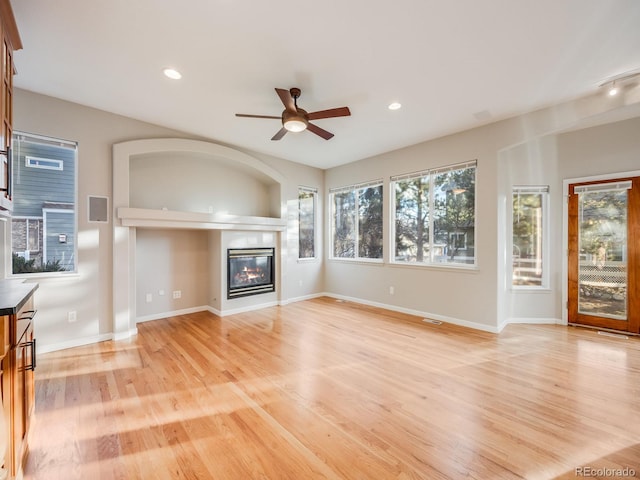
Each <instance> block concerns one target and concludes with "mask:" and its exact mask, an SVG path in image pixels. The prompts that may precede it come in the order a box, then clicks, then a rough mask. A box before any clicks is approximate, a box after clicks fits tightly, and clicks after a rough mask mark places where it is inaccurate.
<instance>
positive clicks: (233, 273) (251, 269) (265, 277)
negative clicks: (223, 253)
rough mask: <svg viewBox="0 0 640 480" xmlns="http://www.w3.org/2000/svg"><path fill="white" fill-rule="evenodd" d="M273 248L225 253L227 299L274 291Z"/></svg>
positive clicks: (243, 249) (231, 250) (237, 249)
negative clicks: (226, 261)
mask: <svg viewBox="0 0 640 480" xmlns="http://www.w3.org/2000/svg"><path fill="white" fill-rule="evenodd" d="M273 256H274V249H273V248H234V249H229V250H228V251H227V258H228V268H227V272H228V278H227V298H238V297H244V296H248V295H258V294H261V293H269V292H273V291H275V285H274V281H273V279H274V264H273Z"/></svg>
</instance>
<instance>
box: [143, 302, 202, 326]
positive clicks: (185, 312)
mask: <svg viewBox="0 0 640 480" xmlns="http://www.w3.org/2000/svg"><path fill="white" fill-rule="evenodd" d="M210 309H211V307H210V306H208V305H203V306H200V307H191V308H183V309H182V310H172V311H170V312H162V313H155V314H153V315H143V316H142V317H136V323H142V322H151V321H153V320H160V319H162V318H167V317H176V316H178V315H188V314H190V313H197V312H205V311H210Z"/></svg>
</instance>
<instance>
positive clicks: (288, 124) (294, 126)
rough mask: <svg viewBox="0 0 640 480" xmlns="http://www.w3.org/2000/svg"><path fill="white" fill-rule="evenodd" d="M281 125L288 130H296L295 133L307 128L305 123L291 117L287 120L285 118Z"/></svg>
mask: <svg viewBox="0 0 640 480" xmlns="http://www.w3.org/2000/svg"><path fill="white" fill-rule="evenodd" d="M283 126H284V128H286V129H287V130H289V131H290V132H296V133H297V132H302V131H303V130H306V129H307V124H306V123H305V122H303V121H302V120H300V119H297V118H291V119H289V120H285V121H284V124H283Z"/></svg>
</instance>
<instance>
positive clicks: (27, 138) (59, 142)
mask: <svg viewBox="0 0 640 480" xmlns="http://www.w3.org/2000/svg"><path fill="white" fill-rule="evenodd" d="M13 136H14V137H15V138H18V139H19V140H21V141H23V142H35V143H45V144H47V143H48V144H50V145H55V146H58V147H61V148H68V149H70V150H74V152H75V165H74V167H75V168H74V178H73V183H74V187H73V188H74V198H75V199H76V203H75V204H70V205H73V210H66V209H60V210H62V211H64V212H68V213H73V214H74V219H75V222H74V238H73V241H74V250H73V255H74V264H73V267H74V269H73V270H66V271H63V272H41V273H13V272H12V268H11V264H12V263H11V261H10V260H9V261H7V262H5V276H6V277H7V278H48V277H65V278H68V277H71V276H78V237H79V227H78V215H76V213H77V208H78V205H77V203H78V202H77V199H78V143H77V142H72V141H69V140H63V139H56V138H51V137H46V136H42V135H36V134H31V133H24V132H18V131H15V130H14V131H13ZM46 210H47V211H57V210H58V209H46ZM45 231H46V228H45V225H44V210H43V224H42V234H43V240H42V242H43V245H42V250H43V252H42V255H43V259H44V258H46V257H45V253H44V249H45V248H46V239H45V238H44V232H45ZM7 250H8V252H9V255H10V254H11V248H9V249H7ZM9 258H11V257H9Z"/></svg>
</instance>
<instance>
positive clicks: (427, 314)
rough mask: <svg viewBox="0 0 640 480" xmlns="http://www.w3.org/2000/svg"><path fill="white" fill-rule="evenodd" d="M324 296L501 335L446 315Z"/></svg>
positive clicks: (494, 329) (495, 328)
mask: <svg viewBox="0 0 640 480" xmlns="http://www.w3.org/2000/svg"><path fill="white" fill-rule="evenodd" d="M322 296H326V297H331V298H336V299H338V300H345V301H347V302H353V303H361V304H363V305H369V306H371V307H378V308H384V309H385V310H391V311H393V312H400V313H406V314H408V315H416V316H418V317H424V318H430V319H432V320H440V321H441V322H446V323H451V324H453V325H459V326H461V327H467V328H473V329H475V330H482V331H484V332H489V333H500V330H499V329H498V327H496V326H493V325H485V324H483V323H477V322H470V321H468V320H462V319H460V318H455V317H449V316H446V315H439V314H437V313H430V312H424V311H421V310H414V309H411V308H404V307H398V306H397V305H389V304H386V303H380V302H372V301H369V300H363V299H361V298H354V297H347V296H345V295H338V294H335V293H328V292H327V293H324V294H322Z"/></svg>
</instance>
